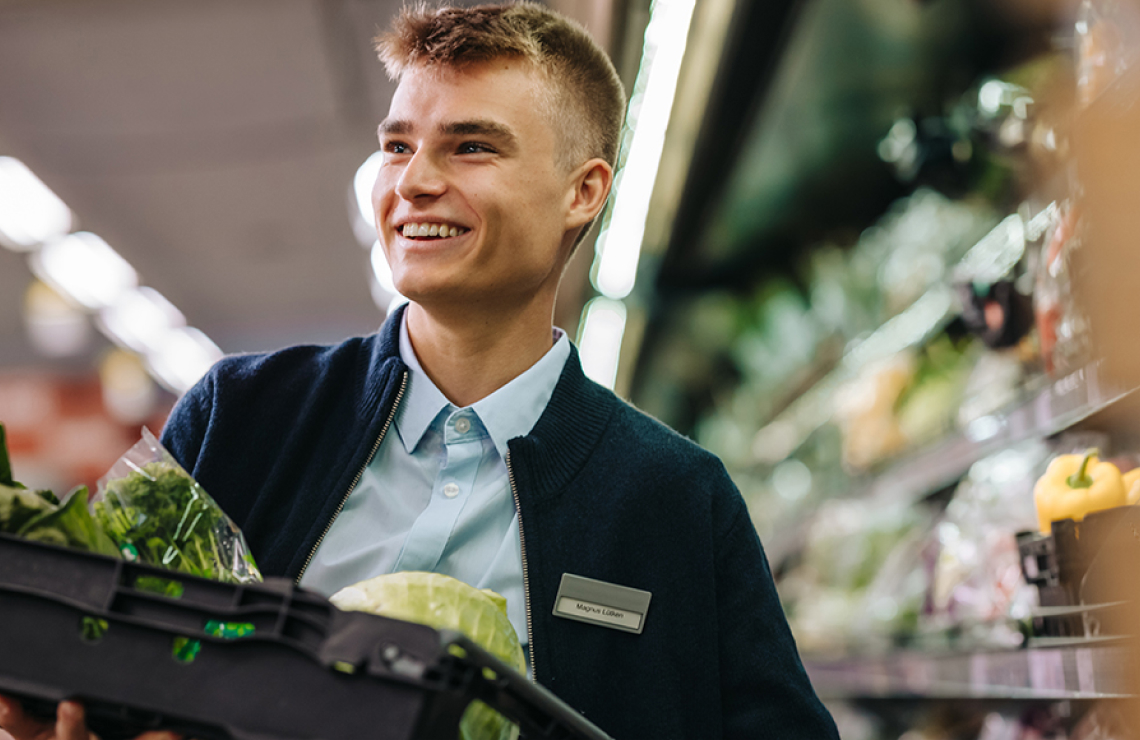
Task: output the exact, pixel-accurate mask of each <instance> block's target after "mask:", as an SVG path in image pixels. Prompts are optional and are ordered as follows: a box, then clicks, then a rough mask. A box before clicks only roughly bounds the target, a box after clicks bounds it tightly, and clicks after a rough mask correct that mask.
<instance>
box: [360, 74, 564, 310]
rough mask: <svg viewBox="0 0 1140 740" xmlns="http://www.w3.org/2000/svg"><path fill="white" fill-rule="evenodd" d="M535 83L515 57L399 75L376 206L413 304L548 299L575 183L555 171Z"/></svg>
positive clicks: (510, 303) (383, 130)
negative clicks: (545, 297) (401, 76)
mask: <svg viewBox="0 0 1140 740" xmlns="http://www.w3.org/2000/svg"><path fill="white" fill-rule="evenodd" d="M540 80H541V78H540V77H539V76H538V75H537V74H536V73H535V72H533V71H532V69H531V67H530V66H528V64H527V63H525V62H522V61H517V60H513V59H506V60H496V61H492V62H486V63H481V64H478V65H473V66H470V67H465V68H463V69H460V70H457V69H452V68H443V69H425V68H415V69H412V70H410V71H409V72H407V73H406V74H405V75H404V76H403V78H402V80H401V82H400V84H399V87H398V88H397V90H396V94H395V96H394V97H393V98H392V105H391V109H390V110H389V113H388V118H386V119H385V120H384V122H383V123H381V125H380V144H381V149H382V150H383V152H384V159H383V163H382V165H381V167H380V174H379V176H378V177H377V179H376V185H375V187H374V188H373V190H372V205H373V209H374V211H375V214H376V228H377V231H378V232H379V236H380V243H381V245H382V246H383V249H384V253H385V254H386V255H387V257H388V264H389V265H390V266H391V268H392V275H393V278H394V280H395V284H396V289H397V290H399V291H400V293H402V294H403V295H405V296H407V297H408V298H410V299H411V300H413V301H415V302H417V303H419V304H421V305H424V306H429V305H459V306H469V307H471V308H475V307H477V306H487V305H492V304H496V303H497V304H499V305H501V306H507V307H509V308H512V309H518V310H522V309H524V308H525V307H527V306H528V305H530V304H533V303H534V299H535V298H536V297H537V296H549V297H550V298H551V300H552V299H553V295H554V293H555V292H556V291H557V287H558V281H559V278H560V276H561V271H562V267H563V263H564V260H565V255H566V251H567V248H568V244H566V242H567V240H566V238H565V236H566V230H567V228H568V223H567V209H568V207H569V205H570V202H571V200H572V195H573V176H572V173H567V172H564V171H562V169H561V168H560V167H558V165H557V164H556V157H555V153H556V142H555V134H554V130H553V127H552V125H551V123H550V121H549V120H548V119H547V117H546V116H545V115H544V113H543V112H542V111H543V108H542V106H541V100H542V98H541V97H540V95H541V92H542V83H541V81H540ZM425 231H426V232H427V233H424V232H425Z"/></svg>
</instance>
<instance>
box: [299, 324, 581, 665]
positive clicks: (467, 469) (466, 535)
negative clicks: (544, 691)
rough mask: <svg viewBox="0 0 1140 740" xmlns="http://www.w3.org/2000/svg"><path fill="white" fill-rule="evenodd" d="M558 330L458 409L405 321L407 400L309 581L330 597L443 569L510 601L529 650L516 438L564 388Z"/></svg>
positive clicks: (566, 347) (564, 351) (566, 350)
mask: <svg viewBox="0 0 1140 740" xmlns="http://www.w3.org/2000/svg"><path fill="white" fill-rule="evenodd" d="M553 339H554V342H553V346H552V347H551V349H550V350H549V351H548V352H547V353H546V354H545V355H544V356H543V357H542V358H541V359H540V360H539V361H538V362H536V363H535V364H534V365H532V366H531V367H530V368H529V369H528V370H526V371H525V372H524V373H523V374H522V375H519V376H518V377H516V378H515V379H514V380H512V381H511V382H509V383H507V384H506V385H504V386H503V387H502V388H499V389H498V390H497V391H495V392H494V393H492V394H491V395H489V396H487V397H486V398H483V399H482V400H479V401H476V402H475V403H474V404H472V405H471V406H467V407H464V408H457V407H456V406H455V405H453V404H452V403H450V402H449V401H448V400H447V398H446V397H444V395H443V393H441V392H440V390H439V389H438V388H437V387H436V386H435V384H434V383H433V382H432V381H431V378H429V377H428V376H427V374H426V373H425V372H424V371H423V368H422V367H421V366H420V363H419V360H418V359H417V358H416V354H415V351H414V350H413V349H412V344H411V341H410V340H409V338H408V329H407V325H406V324H404V325H402V326H401V328H400V356H401V358H402V359H403V360H404V363H405V364H406V365H407V366H408V368H409V371H410V375H409V378H408V388H407V391H406V392H405V395H404V400H403V401H402V402H401V404H400V406H399V408H398V409H397V411H396V418H395V421H394V424H393V426H392V428H391V429H390V430H389V432H388V434H387V436H386V437H385V438H384V441H383V442H382V443H381V445H380V449H379V450H377V452H376V456H375V457H374V458H373V459H372V462H371V463H370V464H369V465H368V467H367V469H366V470H365V471H364V475H363V476H362V477H361V479H360V483H359V484H357V486H356V488H355V489H354V490H353V491H352V493H351V494H350V495H349V497H348V501H347V502H346V503H345V506H344V509H343V510H342V511H341V513H340V515H339V516H338V517H337V518H336V520H335V521H334V522H333V524H332V527H331V528H330V529H329V531H328V533H327V534H326V535H325V538H324V540H323V541H322V542H321V545H320V547H318V548H317V552H316V553H315V555H314V556H313V560H312V562H311V563H310V564H309V568H308V570H306V571H305V575H304V576H303V577H302V579H301V585H302V586H304V587H305V588H310V589H313V590H315V591H318V592H320V593H323V594H325V595H326V596H327V595H332V594H333V593H335V592H336V591H338V590H340V589H341V588H343V587H345V586H349V585H352V584H353V583H357V582H358V581H362V580H364V579H366V578H371V577H373V576H376V575H380V574H383V573H394V572H398V571H406V570H422V571H432V572H435V573H443V574H445V575H449V576H452V577H454V578H458V579H459V580H461V581H463V582H465V583H468V584H470V585H472V586H474V587H476V588H489V589H491V590H493V591H496V592H497V593H499V594H501V595H502V596H503V597H504V598H506V600H507V616H508V617H509V618H510V620H511V624H512V625H513V626H514V628H515V631H516V632H517V633H518V636H519V640H520V641H521V642H522V643H523V645H524V647H525V645H526V642H527V632H526V604H525V603H524V602H525V597H524V592H523V577H522V549H521V546H520V543H519V522H518V512H517V511H516V510H515V503H514V497H513V495H512V493H511V486H510V480H509V478H508V475H507V464H506V458H507V440H509V439H512V438H514V437H520V436H524V435H526V434H527V433H529V432H530V430H531V429H532V428H533V427H534V425H535V423H536V422H537V421H538V418H539V416H541V415H542V412H543V411H544V410H545V409H546V405H547V403H548V402H549V401H550V396H551V395H552V394H553V393H554V386H555V385H556V384H557V383H558V378H559V377H560V376H561V374H562V368H563V366H564V365H565V364H566V360H567V358H568V357H569V356H570V342H569V340H568V339H567V338H566V334H565V333H564V332H563V331H562V330H560V329H555V330H554V337H553ZM393 431H395V434H393V433H392V432H393Z"/></svg>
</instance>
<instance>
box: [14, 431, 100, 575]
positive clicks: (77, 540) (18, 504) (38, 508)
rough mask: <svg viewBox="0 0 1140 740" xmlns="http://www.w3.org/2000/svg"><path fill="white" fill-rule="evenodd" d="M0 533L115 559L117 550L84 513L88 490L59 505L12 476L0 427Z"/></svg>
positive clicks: (78, 491) (80, 490)
mask: <svg viewBox="0 0 1140 740" xmlns="http://www.w3.org/2000/svg"><path fill="white" fill-rule="evenodd" d="M0 532H5V533H7V534H14V535H16V536H18V537H23V538H25V539H29V540H36V541H38V542H46V543H48V544H52V545H61V546H64V547H74V548H78V549H80V550H88V551H90V552H96V553H100V554H103V555H111V556H117V555H118V554H119V552H118V548H116V547H115V544H114V543H113V542H111V540H110V539H109V538H108V537H107V535H105V534H103V532H102V531H100V529H99V527H98V526H97V525H96V524H95V521H94V520H93V519H92V518H91V513H90V512H89V511H88V510H87V487H86V486H80V487H79V488H77V489H75V490H74V491H72V492H71V495H70V497H69V498H68V499H67V502H66V503H62V504H61V503H60V501H59V499H58V498H56V495H55V494H54V493H52V492H51V491H31V490H28V488H27V487H26V486H25V485H24V484H23V483H18V482H17V481H16V480H15V479H14V478H13V476H12V462H11V459H10V458H9V457H8V440H7V434H6V432H5V430H4V425H3V424H0Z"/></svg>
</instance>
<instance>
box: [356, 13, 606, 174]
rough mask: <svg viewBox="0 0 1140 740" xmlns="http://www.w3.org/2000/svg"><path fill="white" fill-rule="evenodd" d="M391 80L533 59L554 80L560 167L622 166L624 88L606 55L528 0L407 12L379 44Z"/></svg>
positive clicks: (552, 105)
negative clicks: (422, 71) (592, 162)
mask: <svg viewBox="0 0 1140 740" xmlns="http://www.w3.org/2000/svg"><path fill="white" fill-rule="evenodd" d="M375 42H376V51H377V52H378V53H379V56H380V59H381V61H383V62H384V67H385V68H386V69H387V71H388V75H389V76H390V77H391V78H392V79H394V80H399V79H400V78H401V77H402V75H403V74H404V72H405V71H407V70H408V69H411V68H414V67H420V66H427V67H433V66H443V67H455V68H462V67H463V66H465V65H468V64H476V63H479V62H488V61H492V60H495V59H501V58H503V57H514V58H521V59H525V60H527V61H529V62H531V63H532V64H533V65H534V66H535V68H536V69H537V70H538V71H539V72H541V73H542V74H544V75H545V76H546V78H547V80H548V81H549V82H550V83H551V85H550V87H551V98H550V100H548V101H546V103H547V107H548V108H549V110H548V111H547V113H548V115H549V116H550V118H551V121H552V123H553V125H554V130H555V133H556V135H557V137H558V139H559V141H558V147H557V156H558V159H559V163H560V164H561V165H562V166H563V167H565V168H566V169H572V168H573V167H576V166H578V165H580V164H582V163H583V162H586V161H587V160H589V159H593V158H595V157H597V158H600V159H603V160H605V161H606V162H608V163H609V164H610V165H611V166H616V165H617V156H618V144H619V141H620V138H621V125H622V118H623V116H624V113H625V91H624V90H623V88H622V84H621V80H620V79H618V75H617V71H616V70H615V69H614V66H613V63H612V62H611V61H610V58H609V56H608V55H607V54H606V52H605V51H603V50H602V48H601V47H600V46H598V44H597V43H596V42H595V41H594V39H593V38H592V37H591V36H590V34H589V33H588V32H587V31H586V30H585V29H584V28H582V27H581V26H580V25H578V24H577V23H575V22H574V21H572V20H570V19H569V18H566V17H564V16H562V15H559V14H558V13H555V12H554V11H552V10H549V9H548V8H545V7H543V6H541V5H537V4H535V3H531V2H518V3H512V4H508V5H477V6H473V7H468V8H446V7H445V8H430V9H429V8H428V7H427V6H426V5H423V4H420V5H416V6H411V7H405V8H404V10H403V11H402V12H401V13H400V15H399V16H397V18H396V19H395V21H393V23H392V27H391V29H390V30H389V31H388V32H387V33H384V34H382V35H380V36H378V37H376V39H375Z"/></svg>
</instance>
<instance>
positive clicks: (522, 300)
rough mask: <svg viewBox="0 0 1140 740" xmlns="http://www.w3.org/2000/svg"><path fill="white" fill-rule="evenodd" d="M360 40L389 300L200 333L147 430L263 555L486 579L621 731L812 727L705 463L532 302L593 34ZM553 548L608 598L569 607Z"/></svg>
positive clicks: (612, 83)
mask: <svg viewBox="0 0 1140 740" xmlns="http://www.w3.org/2000/svg"><path fill="white" fill-rule="evenodd" d="M378 48H379V50H380V54H381V57H382V59H383V60H384V62H385V64H386V66H387V68H388V70H389V72H390V73H391V74H392V75H393V77H394V78H396V79H397V80H398V81H399V84H398V88H397V91H396V93H395V96H394V97H393V99H392V104H391V109H390V112H389V115H388V117H387V118H386V119H385V120H384V121H383V122H382V123H381V124H380V131H379V134H380V143H381V146H382V149H383V151H384V161H383V165H382V166H381V169H380V174H379V177H378V178H377V181H376V185H375V188H374V190H373V205H374V209H375V214H376V227H377V230H378V232H379V236H380V242H381V244H382V245H383V248H384V250H385V254H386V255H387V257H388V261H389V264H390V265H391V268H392V273H393V277H394V280H395V283H396V287H397V288H398V290H399V291H400V292H401V293H402V294H403V295H405V296H407V297H408V299H409V303H408V304H407V305H406V307H404V308H402V309H401V310H398V311H396V312H394V313H393V315H392V316H391V317H389V319H388V320H387V322H386V323H385V325H384V326H383V327H382V328H381V330H380V331H379V333H377V334H375V335H372V336H369V337H364V338H355V339H350V340H348V341H345V342H343V343H341V344H339V345H336V346H332V347H293V348H290V349H286V350H283V351H280V352H276V353H272V354H265V355H247V356H240V357H233V358H228V359H226V360H223V361H222V362H220V363H219V364H218V365H217V366H216V367H215V368H214V369H213V370H212V371H211V372H210V373H209V374H208V375H207V377H206V378H205V379H203V381H202V382H201V383H200V384H199V385H198V386H197V387H195V388H194V389H193V390H192V391H190V392H189V393H188V394H187V395H186V396H185V397H184V398H183V399H182V400H181V401H180V402H179V404H178V406H177V407H176V409H175V410H174V413H173V414H172V416H171V418H170V421H169V422H168V424H167V427H166V429H165V432H164V436H163V441H164V443H165V444H166V445H167V447H168V449H170V451H171V452H172V453H173V454H174V455H175V457H177V458H178V459H179V460H180V461H181V462H182V464H183V465H184V466H185V467H186V468H187V469H189V470H190V471H191V472H192V473H193V475H194V476H195V477H196V478H197V479H198V481H199V482H201V483H202V484H203V486H204V487H205V488H206V490H208V491H210V492H211V494H212V495H213V496H214V498H216V499H217V500H218V501H219V502H220V503H221V504H222V506H223V507H224V508H225V509H226V510H227V511H228V512H229V514H230V515H231V516H232V517H234V519H235V520H236V521H237V523H238V524H239V525H240V526H241V527H242V529H243V530H244V532H245V534H246V537H247V538H248V540H249V542H250V545H251V547H252V549H253V552H254V554H255V556H256V557H257V559H258V562H259V564H260V565H261V567H262V570H263V571H264V572H265V573H266V575H274V576H287V577H290V578H294V579H296V580H297V582H299V583H300V584H301V585H302V586H306V587H309V588H313V589H316V590H318V591H322V592H325V593H332V592H333V591H335V590H337V589H339V588H341V587H343V586H346V585H349V584H351V583H353V582H355V581H358V580H361V579H363V578H367V577H370V576H372V575H377V574H379V573H384V572H389V571H396V570H433V571H438V572H443V573H447V574H449V575H453V576H456V577H458V578H461V579H462V580H465V581H467V582H469V583H471V584H472V585H475V586H477V587H480V588H483V587H489V588H493V589H494V590H496V591H498V592H500V593H502V594H503V595H504V596H505V597H506V598H507V602H508V612H509V615H510V617H511V620H512V622H513V623H514V624H515V627H516V630H517V631H518V633H519V636H520V639H521V640H522V641H523V642H524V645H525V648H526V652H527V654H528V658H529V660H528V664H529V668H530V671H531V672H532V674H533V676H534V678H535V679H536V680H537V681H538V682H540V683H541V684H543V685H544V686H546V687H547V688H549V689H551V690H552V691H554V692H555V693H556V694H558V695H559V696H560V697H561V698H562V699H563V700H565V701H566V702H567V703H568V704H570V705H571V706H572V707H574V708H576V709H577V710H579V711H581V712H582V713H583V714H585V716H586V717H587V718H589V719H590V720H592V721H593V722H595V723H596V724H597V725H598V726H600V727H601V728H602V729H603V730H605V731H606V732H608V733H610V734H612V735H613V736H615V737H617V738H670V737H674V738H717V737H738V738H755V737H769V738H805V739H807V738H811V739H812V740H816V739H818V738H829V737H835V736H836V733H835V729H834V725H833V724H832V722H831V720H830V717H829V716H828V715H827V713H826V711H825V710H824V709H823V707H822V705H821V704H820V703H819V701H818V700H817V698H816V697H815V695H814V693H813V692H812V689H811V686H810V685H809V683H808V681H807V677H806V675H805V673H804V671H803V668H802V666H801V664H800V661H799V658H798V656H797V654H796V650H795V645H794V643H793V641H792V638H791V635H790V633H789V631H788V628H787V624H786V622H785V620H784V617H783V613H782V611H781V609H780V605H779V602H778V600H777V595H776V591H775V588H774V585H773V583H772V578H771V575H770V574H769V572H768V569H767V564H766V562H765V560H764V556H763V553H762V551H761V548H760V543H759V541H758V539H757V537H756V533H755V530H754V528H753V527H752V524H751V522H750V520H749V517H748V513H747V511H746V510H745V506H744V502H743V500H742V499H741V497H740V495H739V493H738V492H737V490H736V489H735V487H734V486H733V484H732V482H731V481H730V480H729V478H728V476H727V475H726V473H725V471H724V468H723V466H722V465H721V464H720V462H719V461H718V460H717V459H716V458H715V457H713V456H712V455H711V454H709V453H707V452H705V451H703V450H701V449H700V448H698V447H697V446H696V445H694V444H692V443H691V442H689V441H687V440H685V439H684V438H682V437H680V436H679V435H677V434H675V433H673V432H671V431H670V430H668V429H667V428H665V427H664V426H662V425H660V424H659V423H657V422H655V421H654V420H652V419H650V418H649V417H647V416H645V415H644V414H642V413H640V412H638V411H637V410H635V409H634V408H632V407H631V406H629V405H627V404H625V403H624V402H622V401H620V400H619V399H617V398H616V397H615V396H614V395H613V394H612V393H610V392H609V391H607V390H605V389H603V388H601V387H600V386H598V385H596V384H594V383H592V382H590V381H589V380H587V379H586V378H585V376H584V375H583V373H582V370H581V366H580V364H579V361H578V356H577V352H576V350H575V349H574V348H573V346H571V345H570V343H569V341H568V339H567V338H566V336H565V334H564V333H563V332H561V331H560V330H557V329H554V328H553V326H552V315H553V309H554V300H555V295H556V293H557V289H558V284H559V280H560V278H561V275H562V272H563V268H564V266H565V264H566V261H567V259H568V257H569V255H570V253H571V252H572V250H573V248H574V246H575V245H576V243H577V241H578V240H579V239H580V236H581V234H582V232H583V231H584V230H585V229H586V228H587V227H588V225H589V223H590V222H591V221H592V220H593V219H594V218H595V217H596V216H597V215H598V213H599V212H600V211H601V209H602V207H603V205H604V203H605V201H606V198H607V196H608V194H609V190H610V186H611V183H612V181H613V163H614V161H615V159H616V155H617V143H618V136H619V132H620V125H621V117H622V111H623V108H624V101H623V93H622V91H621V86H620V83H619V82H618V80H617V76H616V74H615V72H614V70H613V67H612V65H611V64H610V62H609V61H608V59H607V58H606V56H605V54H604V53H603V52H602V51H601V50H600V49H599V48H598V47H597V46H596V45H595V44H594V43H593V42H592V41H591V40H590V38H589V37H588V35H587V34H586V33H585V32H584V31H582V30H581V29H580V28H578V27H576V26H575V25H573V24H571V23H569V22H567V21H566V20H564V19H562V18H561V17H559V16H557V15H555V14H553V13H551V12H550V11H547V10H545V9H543V8H542V7H540V6H536V5H528V4H520V5H513V6H506V7H495V6H483V7H477V8H469V9H443V10H432V11H428V10H423V9H417V10H409V11H405V13H404V14H403V15H402V16H401V17H400V18H399V19H398V20H397V21H396V23H395V26H394V29H393V31H392V32H391V33H389V34H388V35H386V36H385V37H383V38H382V39H381V40H380V43H379V47H378ZM567 575H569V576H571V577H573V576H578V577H581V578H586V579H592V580H591V581H590V582H589V583H593V584H594V585H595V586H596V587H597V588H599V589H600V590H599V591H597V593H598V594H599V595H598V596H597V597H596V599H597V601H598V602H599V603H598V604H597V606H599V608H602V609H605V610H608V611H607V612H606V613H607V614H608V615H609V616H610V617H611V618H610V619H609V620H608V621H607V619H605V618H603V619H600V620H599V619H594V620H593V621H581V620H580V619H574V618H571V617H573V616H574V614H573V612H570V611H568V610H567V607H565V605H562V604H560V603H559V602H560V600H559V599H558V595H559V589H560V587H561V586H562V585H563V578H564V576H567ZM571 580H573V579H572V578H571ZM599 582H600V584H601V585H598V584H599ZM579 583H581V582H579ZM615 594H616V596H615ZM631 594H632V595H637V594H640V595H641V598H642V599H644V598H645V594H648V599H649V601H648V605H647V606H646V604H645V603H644V600H643V601H642V602H641V604H640V606H639V607H638V609H637V610H633V609H632V608H630V607H628V605H626V606H623V604H627V602H626V599H627V598H630V596H631ZM579 598H583V597H581V596H580V594H579ZM607 599H610V600H614V599H616V601H614V602H613V603H608V602H607ZM618 602H621V603H618ZM623 609H625V610H626V611H625V612H622V611H621V610H623ZM619 612H620V613H621V614H622V618H621V619H618V618H616V617H614V615H615V614H618V613H619ZM627 617H628V618H629V619H633V620H634V622H636V624H631V623H630V622H629V621H625V622H622V619H625V618H627ZM620 626H624V627H626V628H627V629H619V628H616V627H620ZM631 626H632V627H633V628H634V631H630V629H629V628H630V627H631ZM21 740H23V739H22V738H21Z"/></svg>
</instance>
